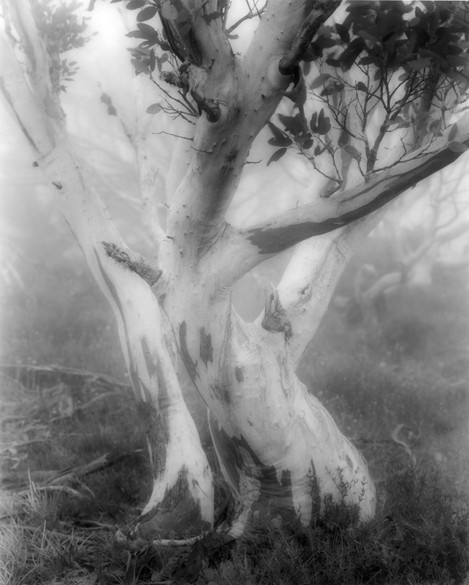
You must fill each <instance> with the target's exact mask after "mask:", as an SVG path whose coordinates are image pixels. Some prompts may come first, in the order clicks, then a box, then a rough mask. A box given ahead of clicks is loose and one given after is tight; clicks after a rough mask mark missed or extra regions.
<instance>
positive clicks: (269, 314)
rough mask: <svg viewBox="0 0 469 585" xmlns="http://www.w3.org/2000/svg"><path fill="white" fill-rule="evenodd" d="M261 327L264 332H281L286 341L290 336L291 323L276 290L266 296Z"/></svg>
mask: <svg viewBox="0 0 469 585" xmlns="http://www.w3.org/2000/svg"><path fill="white" fill-rule="evenodd" d="M262 327H263V328H264V329H265V330H266V331H278V332H281V331H283V332H284V333H285V339H287V340H288V339H289V338H290V337H291V336H292V327H291V323H290V321H289V320H288V318H287V312H286V311H285V309H284V308H283V307H282V304H281V302H280V298H279V295H278V292H277V291H276V290H272V292H271V293H270V295H266V299H265V310H264V318H263V319H262Z"/></svg>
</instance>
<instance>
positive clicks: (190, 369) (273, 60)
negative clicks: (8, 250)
mask: <svg viewBox="0 0 469 585" xmlns="http://www.w3.org/2000/svg"><path fill="white" fill-rule="evenodd" d="M3 4H4V6H6V7H7V9H6V11H7V12H6V14H7V16H8V17H9V18H10V21H9V22H11V23H12V26H13V27H14V28H15V30H16V32H17V34H18V35H19V37H20V38H22V39H25V40H27V41H28V42H24V44H23V50H24V51H25V55H24V56H25V62H26V63H27V65H28V67H27V68H25V69H23V68H22V67H21V65H20V63H19V62H18V61H16V58H15V55H14V50H13V48H12V47H14V46H15V37H14V36H13V35H11V36H10V38H9V43H4V46H2V47H1V50H0V58H1V59H2V63H1V64H2V71H4V73H3V74H2V81H3V83H2V86H1V87H2V90H3V93H4V96H5V98H6V99H7V102H8V103H9V104H10V106H11V108H12V111H13V113H14V115H15V116H16V117H17V119H18V121H19V123H20V125H21V127H22V129H23V131H24V133H25V136H26V137H27V139H28V141H29V143H30V145H31V147H32V149H33V151H34V153H35V156H37V160H38V164H39V166H40V167H41V168H42V169H43V171H44V172H45V173H46V175H47V176H48V178H49V180H50V182H51V184H52V185H53V186H54V188H55V189H56V191H57V195H58V198H59V201H60V204H61V206H62V209H63V212H64V215H65V217H66V219H67V221H68V222H69V224H70V226H71V228H72V231H73V233H74V234H75V236H76V238H77V240H78V242H79V244H80V246H81V247H82V249H83V252H84V254H85V256H86V259H87V261H88V264H89V266H90V269H91V271H92V273H93V275H94V277H95V279H96V281H97V282H98V284H99V286H100V287H101V290H102V291H103V293H104V294H105V295H106V297H107V299H108V300H109V302H110V304H111V306H112V308H113V311H114V314H115V317H116V320H117V322H118V324H119V333H120V339H121V345H122V349H123V353H124V356H125V359H126V363H127V368H128V371H129V375H130V379H131V381H132V386H133V389H134V393H135V397H136V399H137V401H138V403H139V409H140V411H141V414H142V420H143V421H144V423H143V424H144V425H145V430H146V432H147V437H148V443H149V447H150V454H151V462H152V466H153V470H154V486H153V492H152V495H151V497H150V500H149V502H148V503H147V505H146V506H145V509H144V511H143V514H142V516H141V518H140V524H139V530H140V533H141V535H143V536H144V537H146V538H154V537H157V538H171V537H187V536H193V535H197V534H200V533H201V532H203V531H204V530H208V529H210V528H211V527H212V524H213V502H214V496H213V484H212V476H211V471H210V468H209V465H208V463H207V459H206V456H205V454H204V452H203V450H202V447H201V442H200V440H199V437H198V436H197V432H196V428H195V425H194V423H193V421H192V418H191V416H190V414H189V412H188V409H187V407H186V405H185V403H184V400H183V398H182V393H181V383H180V380H181V379H184V378H185V377H186V376H189V378H190V379H191V381H192V383H193V385H194V387H195V388H196V389H197V391H198V392H199V393H200V395H201V396H202V398H203V400H204V401H205V403H206V404H207V406H208V408H209V410H210V431H211V435H212V439H213V444H214V447H215V451H216V455H217V457H218V459H219V462H220V466H221V469H222V471H223V474H224V477H225V479H226V481H227V482H228V484H229V486H230V487H231V489H232V491H233V494H234V495H235V496H236V498H237V504H238V505H237V509H236V515H235V518H234V519H233V522H232V524H231V526H230V529H229V530H230V532H231V534H233V535H235V536H238V535H239V534H240V533H241V532H242V531H243V530H244V528H245V526H246V524H247V523H250V522H252V521H254V518H255V517H256V516H257V513H258V512H260V513H262V514H263V513H266V514H277V513H279V514H280V515H282V516H283V517H287V518H299V520H300V521H301V523H302V524H303V525H308V524H309V523H310V522H312V521H313V520H314V519H315V518H316V517H317V515H318V514H320V513H321V511H322V509H323V507H324V499H325V498H326V497H327V496H331V497H332V498H333V499H334V500H335V501H342V500H343V501H345V502H348V503H350V504H353V505H357V506H358V507H359V510H360V514H361V517H362V518H369V517H371V516H372V515H373V514H374V511H375V505H376V496H375V489H374V486H373V482H372V481H371V479H370V476H369V473H368V470H367V466H366V463H365V461H364V460H363V458H362V456H361V455H360V454H359V453H358V451H357V450H356V449H355V448H354V447H353V445H352V444H351V443H350V442H349V441H348V440H347V439H346V438H345V437H344V436H343V435H342V434H341V433H340V431H339V429H338V428H337V426H336V424H335V423H334V421H333V420H332V418H331V416H330V415H329V414H328V412H327V411H326V410H325V409H324V407H323V406H322V405H321V404H320V403H319V402H318V401H317V399H316V398H314V396H313V395H312V394H311V393H310V392H309V391H308V390H307V389H306V388H305V386H304V385H303V384H302V383H301V382H300V381H299V379H298V378H297V376H296V373H295V372H296V368H297V365H298V362H299V360H300V358H301V356H302V355H303V354H304V351H305V349H306V347H307V344H308V343H309V341H310V339H311V338H312V336H313V335H314V332H315V331H316V329H317V327H318V325H319V322H320V320H321V318H322V316H323V314H324V312H325V310H326V308H327V305H328V303H329V301H330V297H331V295H332V292H333V289H334V286H335V283H336V282H337V279H338V277H339V275H340V273H341V270H342V268H343V266H344V264H345V261H346V260H347V258H349V257H350V255H351V254H352V252H353V250H354V249H355V247H356V245H357V244H358V242H359V241H360V240H361V239H362V238H363V236H364V235H365V234H366V233H367V232H368V231H369V230H370V229H371V227H372V226H373V225H374V224H375V223H376V221H377V219H378V215H377V214H376V212H377V210H379V209H381V208H382V207H383V206H384V205H385V204H386V203H387V202H388V201H391V200H392V199H394V198H395V197H396V196H398V195H399V194H400V193H402V192H403V191H405V190H406V189H408V188H409V187H410V186H412V185H413V184H415V182H416V181H418V180H420V179H422V178H424V177H425V176H428V175H429V174H431V173H433V172H435V171H436V170H438V168H442V167H443V166H445V165H447V164H450V163H451V162H452V161H453V160H455V159H456V158H457V157H458V156H459V154H460V152H459V153H457V152H455V151H454V150H449V149H445V146H446V143H447V136H446V135H445V136H443V137H442V138H441V139H439V142H438V143H437V146H439V147H440V150H441V152H438V153H437V154H435V151H432V152H431V153H429V152H426V151H422V152H420V153H419V157H418V158H416V159H415V161H410V162H407V163H404V164H402V165H401V167H400V169H399V171H398V170H396V169H390V170H389V171H386V172H382V173H377V174H376V175H375V176H373V177H372V178H370V179H369V181H367V182H365V183H364V184H360V185H358V186H354V187H353V189H348V190H347V189H345V190H343V191H342V192H340V193H339V194H337V196H336V195H334V196H331V197H328V198H317V199H315V200H313V201H312V202H311V203H308V204H306V205H303V206H301V207H298V208H295V209H292V210H290V211H289V212H287V213H285V214H283V215H282V216H281V217H279V218H276V219H274V220H272V221H270V222H265V223H261V224H259V225H257V226H255V227H253V228H251V229H249V230H242V229H238V228H236V227H234V226H231V225H229V224H227V223H226V222H225V219H224V218H225V214H226V211H227V208H228V206H229V204H230V201H231V200H232V198H233V195H234V193H235V191H236V188H237V185H238V183H239V180H240V176H241V173H242V169H243V167H244V165H245V164H246V160H247V156H248V153H249V149H250V147H251V145H252V143H253V141H254V138H255V137H256V136H257V134H258V133H259V132H260V130H261V129H262V128H263V127H264V125H265V123H266V122H267V121H268V120H269V119H270V117H271V116H272V114H273V113H274V111H275V109H276V107H277V105H278V104H279V102H280V101H281V99H282V98H283V96H284V93H285V91H286V90H287V88H288V87H289V85H290V84H291V83H292V80H293V74H294V72H295V71H296V68H297V66H298V62H299V60H300V58H301V50H304V45H305V38H306V39H308V38H309V40H311V38H312V37H313V36H314V34H315V32H316V31H317V30H318V28H319V26H320V25H321V24H322V23H323V22H324V21H325V20H326V19H327V17H328V16H329V15H330V14H331V13H332V12H333V11H334V9H335V8H336V6H337V5H338V4H339V2H335V1H327V0H317V1H313V2H309V1H307V0H301V1H298V2H296V3H294V6H292V3H290V2H289V3H287V2H284V0H270V2H269V3H268V5H267V9H266V11H265V13H264V15H263V18H262V20H261V22H260V25H259V28H258V30H257V32H256V34H255V36H254V39H253V41H252V43H251V45H250V47H249V48H248V50H247V52H246V54H245V55H244V57H243V58H238V57H237V56H235V55H234V54H233V52H232V51H231V47H230V44H229V40H228V36H227V35H226V33H225V31H224V30H223V29H222V23H221V19H220V18H219V17H217V16H215V17H214V15H217V14H218V13H217V2H216V1H215V0H208V1H207V0H190V1H189V0H181V1H180V2H178V3H174V2H170V1H169V0H168V1H165V0H163V2H162V3H161V16H162V18H163V20H164V22H165V26H166V27H169V30H171V35H172V38H177V42H176V41H174V42H175V43H176V44H175V47H176V48H175V52H176V51H178V52H179V53H183V54H184V58H185V59H186V62H187V71H188V77H189V79H190V82H191V87H192V89H193V90H194V91H196V94H195V95H196V96H197V101H198V104H199V105H200V108H201V115H200V117H199V118H198V121H197V124H196V125H195V128H194V136H193V141H192V143H191V144H190V147H188V146H187V145H185V144H182V145H181V147H180V148H178V149H177V152H176V153H175V155H174V159H173V164H172V170H171V172H170V176H169V179H168V183H167V191H168V195H169V196H168V202H169V203H170V205H169V210H168V217H167V226H166V236H165V237H162V236H161V234H158V238H157V239H158V247H159V250H158V265H157V266H154V265H151V264H149V263H148V262H147V261H146V260H145V259H143V258H142V257H141V256H139V255H138V254H135V253H134V252H132V251H131V250H129V249H128V248H127V247H126V245H125V243H124V242H123V240H122V238H121V237H120V236H119V234H118V233H117V230H116V229H115V227H114V226H113V224H112V222H111V221H110V219H109V218H108V217H107V215H106V213H105V210H104V206H103V204H102V203H101V201H100V199H99V196H98V194H97V193H96V192H95V190H94V189H93V186H92V185H90V184H89V183H88V181H87V180H86V177H84V176H83V174H82V173H81V171H80V169H79V166H78V165H77V163H76V157H75V155H74V154H73V152H72V150H71V147H70V145H69V144H68V142H67V139H66V133H65V125H64V118H63V115H62V112H61V110H60V105H59V102H58V98H57V96H55V95H54V94H53V92H52V90H51V87H50V83H49V82H48V75H47V71H48V68H47V56H46V55H45V52H44V49H43V47H42V46H41V43H40V42H39V40H38V38H37V33H35V31H34V26H33V23H32V22H31V17H30V13H29V8H28V5H27V2H26V0H19V1H18V2H13V1H10V2H7V0H3ZM178 7H179V8H178ZM178 11H180V12H178ZM187 14H190V15H191V18H190V19H189V20H187ZM181 15H186V16H185V17H184V18H181ZM188 25H190V33H191V34H190V35H189V34H188V30H187V29H188ZM17 49H18V50H19V49H20V48H19V47H17ZM41 64H42V65H41ZM467 125H468V120H467V119H466V122H465V124H462V125H461V127H462V128H463V130H464V134H463V135H462V139H461V141H463V140H465V141H466V142H468V141H469V132H468V131H467ZM461 133H462V130H461ZM147 187H148V186H147ZM147 187H146V189H147ZM146 195H147V193H146ZM377 213H378V214H379V213H380V212H379V211H378V212H377ZM296 244H299V245H298V246H297V248H296V250H295V253H294V255H293V258H292V260H291V262H290V265H289V267H288V268H287V270H286V272H285V275H284V278H283V279H282V281H281V283H280V285H279V287H278V288H277V290H274V291H272V293H271V295H270V296H269V298H268V300H267V303H266V309H265V311H264V313H263V315H261V316H260V317H259V319H258V320H256V321H255V322H254V323H251V324H249V323H246V322H244V321H243V320H242V319H241V317H240V316H239V315H238V314H237V313H236V312H235V311H234V309H233V308H232V304H231V296H230V289H231V287H232V285H233V284H234V283H235V282H236V281H237V280H238V279H239V278H240V277H241V276H243V275H244V274H246V272H247V271H248V270H250V269H251V268H252V267H254V266H255V265H257V264H259V263H261V262H262V261H264V260H266V259H267V258H270V257H272V256H274V255H275V254H277V253H279V252H281V251H283V250H285V249H287V248H289V247H292V246H294V245H296ZM313 390H314V389H313Z"/></svg>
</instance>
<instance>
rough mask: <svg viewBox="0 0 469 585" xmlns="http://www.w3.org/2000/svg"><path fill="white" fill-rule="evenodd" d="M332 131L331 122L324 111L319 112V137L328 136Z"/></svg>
mask: <svg viewBox="0 0 469 585" xmlns="http://www.w3.org/2000/svg"><path fill="white" fill-rule="evenodd" d="M330 129H331V121H330V119H329V118H326V116H325V115H324V110H321V111H320V112H319V116H318V126H317V132H318V134H319V135H321V136H322V135H324V134H327V133H328V132H329V130H330Z"/></svg>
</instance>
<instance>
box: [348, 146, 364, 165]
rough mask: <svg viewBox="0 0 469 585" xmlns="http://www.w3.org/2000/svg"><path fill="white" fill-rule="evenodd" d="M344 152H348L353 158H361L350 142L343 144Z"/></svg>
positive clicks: (358, 159)
mask: <svg viewBox="0 0 469 585" xmlns="http://www.w3.org/2000/svg"><path fill="white" fill-rule="evenodd" d="M344 150H345V152H348V154H349V155H350V156H352V157H353V158H354V159H355V160H357V161H360V160H361V158H362V155H361V152H360V151H359V150H357V149H356V148H355V146H352V145H351V144H346V145H345V146H344Z"/></svg>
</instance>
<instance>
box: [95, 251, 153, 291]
mask: <svg viewBox="0 0 469 585" xmlns="http://www.w3.org/2000/svg"><path fill="white" fill-rule="evenodd" d="M101 243H102V245H103V247H104V250H105V251H106V254H107V256H109V257H110V258H112V259H113V260H115V261H116V262H118V263H119V264H122V265H123V266H124V267H125V268H128V269H129V270H130V271H131V272H135V274H138V276H140V278H143V280H144V281H145V282H146V283H148V284H149V285H150V286H153V285H155V284H156V283H157V282H158V280H159V279H160V276H161V274H162V271H161V270H159V269H158V268H155V267H154V266H152V265H151V264H150V263H149V262H148V260H146V259H145V258H144V257H143V256H141V255H140V254H138V253H137V252H130V251H129V252H128V251H126V250H123V249H122V248H119V246H116V244H112V243H110V242H101Z"/></svg>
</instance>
